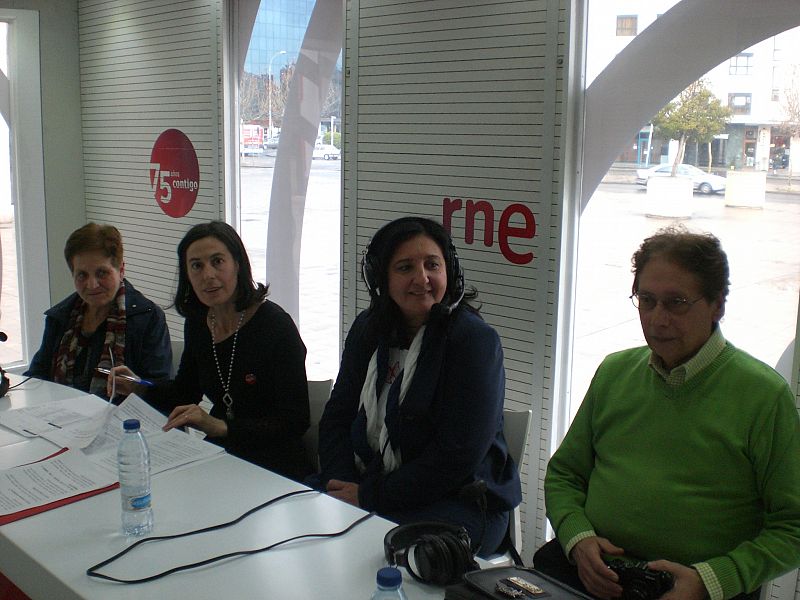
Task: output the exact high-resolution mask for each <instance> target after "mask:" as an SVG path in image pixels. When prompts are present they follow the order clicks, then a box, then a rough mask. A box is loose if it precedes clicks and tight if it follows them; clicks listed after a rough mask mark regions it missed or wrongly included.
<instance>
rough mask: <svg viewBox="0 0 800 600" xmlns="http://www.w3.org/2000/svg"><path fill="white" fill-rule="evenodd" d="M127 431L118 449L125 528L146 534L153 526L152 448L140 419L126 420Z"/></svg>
mask: <svg viewBox="0 0 800 600" xmlns="http://www.w3.org/2000/svg"><path fill="white" fill-rule="evenodd" d="M122 428H123V431H124V433H123V434H122V439H120V441H119V448H118V449H117V465H118V466H119V491H120V497H121V499H122V532H123V533H124V534H125V535H145V534H148V533H150V532H151V531H152V529H153V507H152V506H151V505H150V451H149V450H148V448H147V442H146V441H145V439H144V436H143V435H142V432H141V431H139V420H138V419H127V420H126V421H124V422H123V424H122Z"/></svg>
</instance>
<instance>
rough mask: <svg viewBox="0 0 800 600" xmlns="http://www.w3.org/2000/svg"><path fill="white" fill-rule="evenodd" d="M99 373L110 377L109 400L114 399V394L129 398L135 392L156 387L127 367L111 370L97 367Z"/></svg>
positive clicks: (107, 391)
mask: <svg viewBox="0 0 800 600" xmlns="http://www.w3.org/2000/svg"><path fill="white" fill-rule="evenodd" d="M97 372H98V373H104V374H105V375H108V380H107V381H106V394H108V397H109V398H111V397H112V394H116V395H120V396H127V395H128V394H131V393H134V392H141V390H142V388H144V387H151V386H153V385H155V384H154V383H153V382H152V381H150V380H148V379H142V378H141V377H139V376H138V375H136V373H134V372H133V371H131V370H130V369H129V368H128V367H126V366H125V365H120V366H118V367H112V368H111V369H105V368H102V367H97ZM140 386H141V387H140Z"/></svg>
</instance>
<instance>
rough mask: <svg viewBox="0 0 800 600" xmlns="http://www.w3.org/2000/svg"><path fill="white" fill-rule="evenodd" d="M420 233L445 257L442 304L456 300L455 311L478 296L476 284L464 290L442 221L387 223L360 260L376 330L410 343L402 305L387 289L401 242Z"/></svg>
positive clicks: (412, 219) (419, 219) (418, 219)
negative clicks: (393, 262)
mask: <svg viewBox="0 0 800 600" xmlns="http://www.w3.org/2000/svg"><path fill="white" fill-rule="evenodd" d="M418 235H424V236H427V237H429V238H431V239H432V240H433V241H434V242H436V245H437V246H439V249H440V250H441V251H442V256H443V257H444V262H445V270H446V272H447V289H446V290H445V294H444V296H443V297H442V301H441V303H440V305H442V306H449V305H452V304H454V303H456V304H458V306H457V307H454V310H458V309H459V308H460V307H462V306H465V305H466V303H467V302H469V301H470V300H474V299H475V298H476V297H477V295H478V292H477V290H476V289H475V288H474V287H470V289H468V290H466V289H464V281H463V273H462V272H461V267H460V264H459V261H458V255H457V254H456V248H455V246H454V245H453V240H452V238H451V237H450V234H449V233H448V232H447V230H446V229H445V228H444V227H443V226H442V225H441V224H440V223H437V222H436V221H433V220H431V219H426V218H424V217H401V218H399V219H395V220H394V221H391V222H390V223H387V224H386V225H384V226H383V227H381V228H380V229H379V230H378V231H377V233H375V235H374V236H373V237H372V240H371V241H370V243H369V245H368V246H367V249H366V252H365V254H364V257H363V258H362V262H361V267H362V268H361V276H362V278H363V280H364V283H365V284H366V286H367V290H369V295H370V305H369V306H370V310H371V311H372V316H371V318H370V320H371V324H372V326H373V327H374V329H375V331H376V333H378V334H379V335H381V336H385V337H388V338H389V339H391V340H392V341H400V342H403V341H406V342H407V341H408V339H407V338H408V332H406V331H405V330H404V323H405V320H404V319H403V316H402V313H401V312H400V308H399V307H398V306H397V304H396V303H395V302H394V300H392V299H391V297H390V296H389V294H388V292H387V291H386V290H387V288H388V285H389V263H390V261H391V258H392V256H393V255H394V253H395V251H396V250H397V247H398V246H400V244H402V243H403V242H406V241H408V240H410V239H411V238H414V237H416V236H418ZM470 308H471V307H470ZM473 310H474V309H473Z"/></svg>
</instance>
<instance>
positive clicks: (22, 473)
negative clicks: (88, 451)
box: [0, 450, 117, 525]
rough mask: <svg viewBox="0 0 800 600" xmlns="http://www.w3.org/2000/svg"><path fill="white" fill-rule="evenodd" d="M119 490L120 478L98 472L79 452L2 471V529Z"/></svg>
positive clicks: (0, 516)
mask: <svg viewBox="0 0 800 600" xmlns="http://www.w3.org/2000/svg"><path fill="white" fill-rule="evenodd" d="M116 486H117V477H116V476H115V475H112V474H109V473H107V472H106V471H104V470H103V469H100V468H98V467H97V466H95V465H94V464H92V463H91V462H89V461H88V460H86V456H84V454H83V453H82V452H81V451H80V450H62V451H60V452H58V453H57V454H55V455H53V456H51V457H49V458H46V459H44V460H41V461H39V462H35V463H31V464H28V465H21V466H19V467H13V468H11V469H4V470H2V471H0V525H4V524H5V523H10V522H12V521H16V520H18V519H22V518H25V517H28V516H31V515H34V514H37V513H40V512H43V511H46V510H50V509H51V508H56V507H58V506H61V505H63V504H67V503H70V502H74V501H76V500H80V499H82V498H86V497H88V496H92V495H94V494H99V493H102V492H105V491H107V490H110V489H113V488H114V487H116Z"/></svg>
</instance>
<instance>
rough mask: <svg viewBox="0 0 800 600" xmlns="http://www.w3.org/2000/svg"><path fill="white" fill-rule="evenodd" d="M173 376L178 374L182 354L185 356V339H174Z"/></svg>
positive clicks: (172, 342) (172, 343) (172, 344)
mask: <svg viewBox="0 0 800 600" xmlns="http://www.w3.org/2000/svg"><path fill="white" fill-rule="evenodd" d="M170 344H171V346H172V378H173V379H174V378H175V375H177V374H178V367H179V366H180V364H181V356H183V340H172V341H171V342H170Z"/></svg>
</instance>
